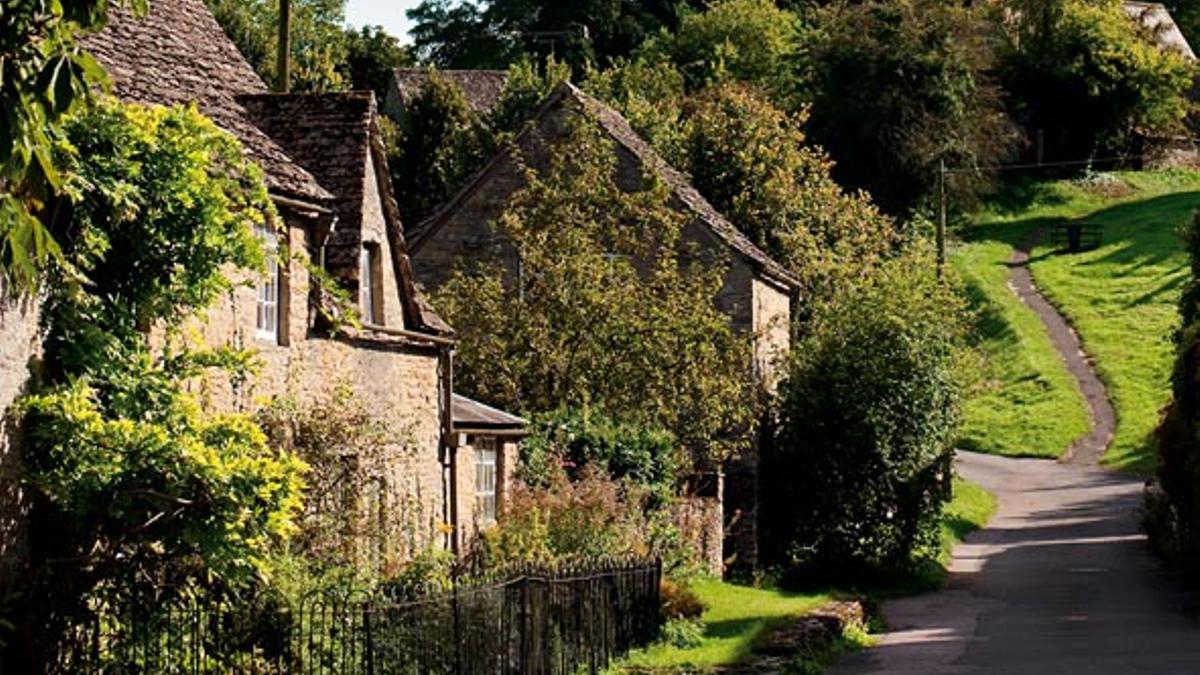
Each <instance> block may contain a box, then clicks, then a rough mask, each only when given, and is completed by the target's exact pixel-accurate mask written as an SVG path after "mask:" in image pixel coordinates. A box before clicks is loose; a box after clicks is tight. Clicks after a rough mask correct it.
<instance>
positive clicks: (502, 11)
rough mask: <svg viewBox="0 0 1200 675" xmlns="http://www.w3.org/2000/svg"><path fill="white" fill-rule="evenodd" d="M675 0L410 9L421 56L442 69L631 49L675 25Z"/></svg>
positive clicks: (490, 0) (507, 0)
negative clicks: (529, 57) (533, 57)
mask: <svg viewBox="0 0 1200 675" xmlns="http://www.w3.org/2000/svg"><path fill="white" fill-rule="evenodd" d="M683 4H687V3H678V2H674V1H672V0H633V1H630V0H580V1H577V2H555V1H554V0H482V1H480V2H470V1H465V0H463V1H452V0H425V1H424V2H422V3H421V4H420V5H418V6H417V7H416V8H415V9H412V10H410V11H409V13H408V16H409V18H410V19H412V20H413V22H414V23H415V24H416V25H415V26H414V27H413V30H412V31H411V34H412V36H413V42H414V44H415V46H416V48H417V52H418V54H419V56H420V57H421V59H422V60H423V61H425V62H427V63H429V64H431V65H436V66H438V67H441V68H505V67H507V66H509V65H511V64H512V63H515V62H516V61H518V60H519V59H520V58H521V57H522V56H523V55H525V54H529V55H533V56H535V57H537V58H539V59H541V58H545V57H546V56H549V55H555V56H557V57H558V58H561V59H563V60H565V61H566V62H567V63H568V64H570V65H571V66H572V67H574V68H577V69H581V68H582V67H583V66H584V65H585V64H588V63H592V64H597V65H606V64H607V63H608V62H609V61H611V60H612V59H613V58H616V57H620V56H627V55H629V54H630V53H631V52H632V51H633V50H634V49H635V48H637V47H638V46H639V45H640V44H641V43H642V42H643V41H644V40H645V39H646V38H647V37H648V36H650V35H652V34H654V33H655V32H656V31H658V30H660V29H661V28H674V27H675V25H676V24H677V22H678V9H677V7H678V6H679V5H683Z"/></svg>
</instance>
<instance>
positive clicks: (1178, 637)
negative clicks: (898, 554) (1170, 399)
mask: <svg viewBox="0 0 1200 675" xmlns="http://www.w3.org/2000/svg"><path fill="white" fill-rule="evenodd" d="M959 471H960V473H961V474H962V475H963V476H964V477H966V478H967V479H968V480H972V481H975V482H977V483H979V484H981V485H983V486H984V487H986V488H987V489H988V490H990V491H992V492H993V493H995V494H996V496H997V497H998V498H999V500H1000V510H999V513H997V514H996V517H995V518H994V519H993V520H992V522H991V523H990V524H989V525H988V527H987V528H985V529H983V530H980V531H978V532H975V533H973V534H971V535H969V536H968V537H967V541H966V543H964V544H962V545H961V546H959V547H958V549H957V550H955V552H954V560H953V564H952V566H951V573H950V578H949V580H948V582H947V585H946V587H945V588H943V589H942V590H940V591H938V592H936V593H931V594H928V595H923V596H919V597H914V598H905V599H902V600H897V601H894V602H890V603H887V604H885V605H884V608H883V611H884V615H885V617H886V620H887V622H888V625H889V627H890V629H891V631H892V632H889V633H886V634H884V635H883V636H881V638H880V640H879V644H878V646H876V647H874V648H872V649H869V650H866V651H863V652H860V653H857V654H853V655H850V656H849V657H847V658H845V659H844V660H843V661H842V662H840V663H839V664H838V666H837V667H836V668H834V669H833V670H832V671H831V672H832V673H833V674H835V675H884V674H887V675H900V674H906V675H942V674H946V675H949V674H955V675H957V674H959V673H980V674H984V673H986V674H988V675H993V674H994V675H1002V674H1003V675H1009V674H1011V675H1043V674H1044V675H1133V674H1135V673H1136V674H1138V675H1195V674H1197V673H1200V617H1198V615H1197V612H1198V611H1200V598H1197V597H1196V596H1195V595H1193V594H1190V593H1186V592H1184V591H1182V590H1180V589H1176V588H1172V587H1169V586H1168V585H1167V584H1166V582H1165V581H1164V578H1163V576H1162V574H1161V573H1160V572H1159V570H1158V569H1157V567H1156V564H1155V561H1154V560H1153V558H1152V557H1151V556H1150V553H1149V552H1148V551H1147V549H1146V544H1145V541H1144V539H1143V537H1142V536H1141V534H1140V533H1139V530H1138V523H1137V507H1138V502H1139V499H1140V497H1141V489H1142V484H1141V482H1140V481H1139V480H1137V479H1133V478H1128V477H1124V476H1120V475H1116V474H1113V473H1109V472H1106V471H1103V470H1100V469H1097V468H1086V467H1080V466H1078V465H1075V464H1059V463H1057V462H1053V461H1048V460H1035V459H1004V458H1000V457H991V456H987V455H978V454H971V453H961V454H960V458H959Z"/></svg>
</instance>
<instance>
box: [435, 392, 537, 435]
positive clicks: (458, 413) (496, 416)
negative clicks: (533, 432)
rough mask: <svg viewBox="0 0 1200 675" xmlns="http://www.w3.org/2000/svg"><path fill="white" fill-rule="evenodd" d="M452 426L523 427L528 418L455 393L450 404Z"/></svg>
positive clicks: (479, 427)
mask: <svg viewBox="0 0 1200 675" xmlns="http://www.w3.org/2000/svg"><path fill="white" fill-rule="evenodd" d="M450 410H451V415H452V416H453V419H454V426H456V427H463V428H466V429H523V428H525V427H526V426H528V424H529V422H528V420H525V419H523V418H520V417H517V416H516V415H510V414H509V413H506V412H504V411H503V410H499V409H497V408H493V407H492V406H490V405H485V404H483V403H480V402H479V401H476V400H474V399H470V398H467V397H466V396H463V395H461V394H455V395H454V397H453V400H452V401H451V404H450Z"/></svg>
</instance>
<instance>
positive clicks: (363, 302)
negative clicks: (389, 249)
mask: <svg viewBox="0 0 1200 675" xmlns="http://www.w3.org/2000/svg"><path fill="white" fill-rule="evenodd" d="M379 277H380V270H379V245H378V244H370V243H368V244H363V247H362V252H361V253H360V255H359V265H358V299H359V311H360V312H362V320H363V323H366V324H370V325H374V326H379V325H382V324H383V308H382V307H381V306H380V305H382V302H381V301H382V298H381V297H380V293H379V288H380V285H381V284H380V283H379V282H380V278H379Z"/></svg>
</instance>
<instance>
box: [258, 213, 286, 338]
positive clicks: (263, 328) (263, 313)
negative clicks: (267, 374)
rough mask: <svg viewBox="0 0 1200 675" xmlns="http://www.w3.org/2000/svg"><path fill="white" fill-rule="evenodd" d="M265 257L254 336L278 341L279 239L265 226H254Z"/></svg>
mask: <svg viewBox="0 0 1200 675" xmlns="http://www.w3.org/2000/svg"><path fill="white" fill-rule="evenodd" d="M254 233H255V234H256V235H258V238H259V240H260V241H262V247H263V252H264V253H265V254H266V257H267V269H266V274H265V275H264V276H263V278H262V280H261V281H259V284H258V297H257V302H256V303H255V304H256V307H257V318H256V331H255V334H256V335H257V336H258V338H259V339H261V340H269V341H271V342H278V341H279V323H280V322H279V288H280V283H279V237H278V236H277V235H276V234H275V232H274V231H273V230H272V229H271V228H269V227H268V226H266V225H255V226H254Z"/></svg>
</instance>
